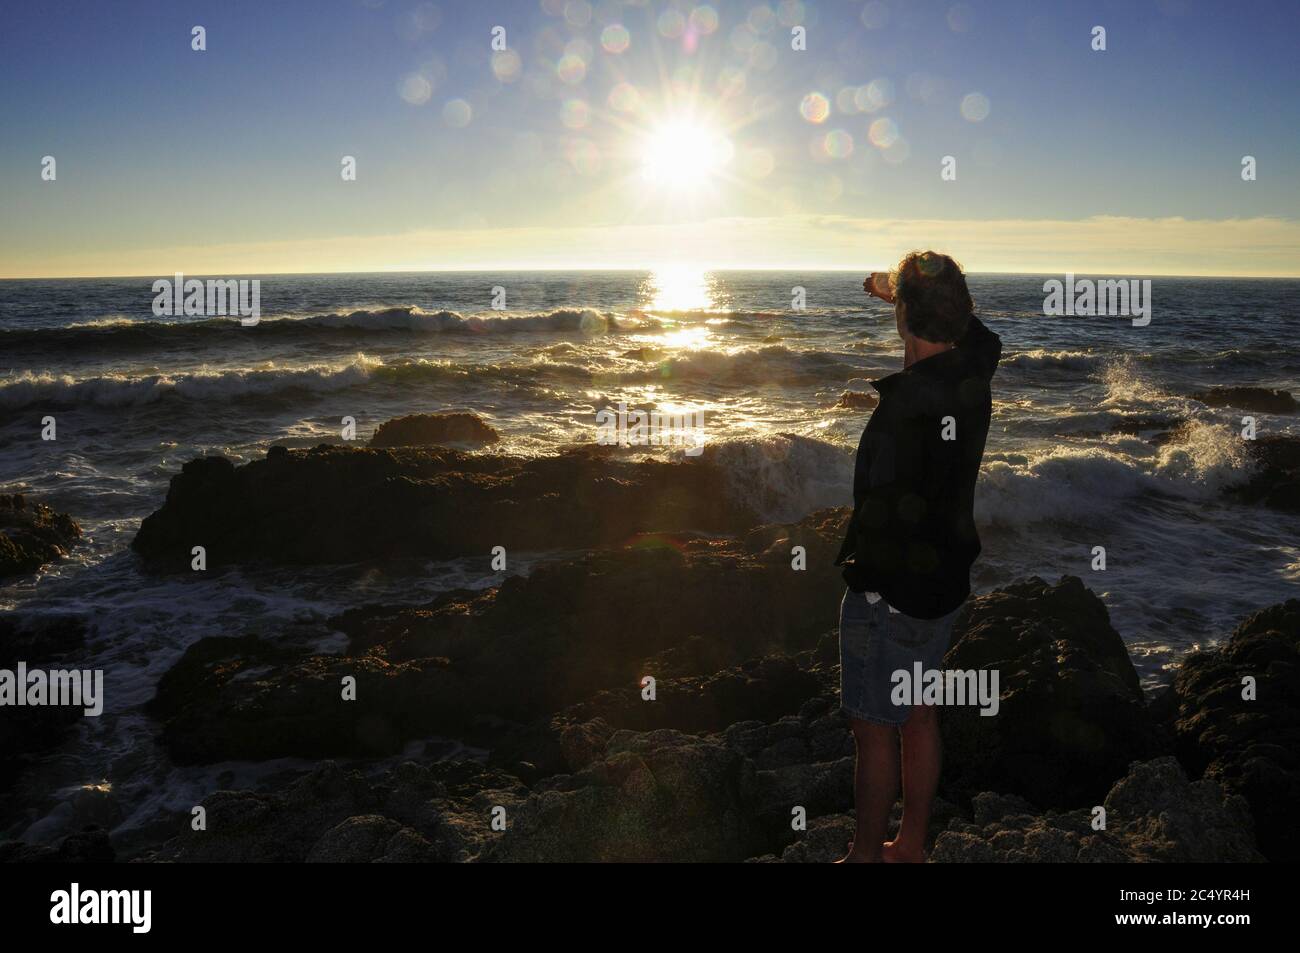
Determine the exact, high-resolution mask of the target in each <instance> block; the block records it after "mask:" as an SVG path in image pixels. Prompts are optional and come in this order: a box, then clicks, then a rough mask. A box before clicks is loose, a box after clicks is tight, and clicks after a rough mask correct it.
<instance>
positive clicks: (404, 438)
mask: <svg viewBox="0 0 1300 953" xmlns="http://www.w3.org/2000/svg"><path fill="white" fill-rule="evenodd" d="M500 439H501V435H500V434H498V433H497V432H496V429H495V428H494V427H492V425H491V424H489V423H487V421H485V420H484V419H483V418H482V417H480V416H478V415H477V414H465V413H458V414H410V415H409V416H406V417H397V418H394V419H393V420H388V421H385V422H384V423H382V424H380V425H379V429H378V430H376V431H375V435H374V436H373V437H371V438H370V446H372V447H426V446H430V445H434V444H444V445H449V444H466V445H479V446H482V445H485V444H493V443H497V442H498V441H499V440H500Z"/></svg>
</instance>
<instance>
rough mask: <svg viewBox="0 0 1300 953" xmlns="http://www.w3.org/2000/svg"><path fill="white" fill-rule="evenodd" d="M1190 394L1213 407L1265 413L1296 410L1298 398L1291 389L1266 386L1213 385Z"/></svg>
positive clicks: (1282, 412) (1284, 412) (1287, 412)
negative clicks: (1285, 389) (1276, 388)
mask: <svg viewBox="0 0 1300 953" xmlns="http://www.w3.org/2000/svg"><path fill="white" fill-rule="evenodd" d="M1189 396H1190V397H1191V398H1192V399H1193V400H1199V401H1200V402H1201V403H1203V404H1208V405H1209V406H1211V407H1240V408H1241V409H1242V410H1254V411H1258V412H1260V413H1265V414H1294V413H1295V412H1296V400H1295V398H1294V397H1292V396H1291V394H1290V392H1289V391H1284V390H1269V389H1268V388H1265V387H1212V388H1210V389H1209V390H1202V391H1196V392H1195V393H1193V394H1190V395H1189Z"/></svg>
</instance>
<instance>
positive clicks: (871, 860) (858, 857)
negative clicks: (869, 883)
mask: <svg viewBox="0 0 1300 953" xmlns="http://www.w3.org/2000/svg"><path fill="white" fill-rule="evenodd" d="M880 860H881V858H880V855H879V854H877V855H876V856H875V857H871V856H868V855H867V854H861V853H858V852H857V851H855V850H854V849H853V844H851V843H850V844H849V852H848V853H847V854H845V855H844V856H843V857H841V858H840V859H839V860H837V861H835V863H837V864H878V863H880Z"/></svg>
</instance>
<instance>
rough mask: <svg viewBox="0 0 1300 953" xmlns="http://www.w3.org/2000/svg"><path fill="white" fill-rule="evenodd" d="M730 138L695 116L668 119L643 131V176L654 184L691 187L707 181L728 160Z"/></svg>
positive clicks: (672, 187) (684, 188) (676, 187)
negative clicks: (692, 117)
mask: <svg viewBox="0 0 1300 953" xmlns="http://www.w3.org/2000/svg"><path fill="white" fill-rule="evenodd" d="M732 153H733V147H732V145H731V140H730V139H728V138H727V137H726V136H725V135H723V134H722V133H721V132H719V131H717V130H715V129H712V128H710V127H709V126H708V125H706V124H705V123H702V122H699V121H698V120H695V119H687V118H679V119H670V120H667V121H665V122H662V123H660V124H659V125H657V126H655V127H654V128H653V129H651V130H649V132H648V133H646V135H645V141H644V143H643V144H642V149H641V171H642V175H643V177H644V179H645V180H646V181H647V182H649V183H652V184H654V185H656V186H660V187H666V188H671V189H674V190H680V191H693V190H696V189H699V188H701V187H703V186H704V185H706V184H708V183H709V182H710V181H711V180H712V179H713V177H714V176H715V175H717V174H718V173H719V172H721V171H722V170H723V168H724V167H725V166H726V165H727V163H728V162H730V161H731V157H732Z"/></svg>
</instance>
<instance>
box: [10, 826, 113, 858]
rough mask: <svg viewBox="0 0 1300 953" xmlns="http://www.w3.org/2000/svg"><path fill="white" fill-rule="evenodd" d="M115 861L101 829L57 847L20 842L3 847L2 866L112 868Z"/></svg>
mask: <svg viewBox="0 0 1300 953" xmlns="http://www.w3.org/2000/svg"><path fill="white" fill-rule="evenodd" d="M116 859H117V855H116V853H115V852H114V850H113V845H112V843H111V842H110V841H109V839H108V832H107V831H105V830H103V829H102V828H99V827H88V828H86V829H85V830H84V831H81V832H79V833H76V834H69V835H68V836H67V837H65V838H63V840H62V841H60V842H59V846H58V847H44V846H39V845H35V844H24V843H22V842H20V841H5V842H4V843H0V863H5V864H111V863H113V862H114V861H115V860H116Z"/></svg>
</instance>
